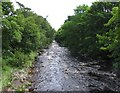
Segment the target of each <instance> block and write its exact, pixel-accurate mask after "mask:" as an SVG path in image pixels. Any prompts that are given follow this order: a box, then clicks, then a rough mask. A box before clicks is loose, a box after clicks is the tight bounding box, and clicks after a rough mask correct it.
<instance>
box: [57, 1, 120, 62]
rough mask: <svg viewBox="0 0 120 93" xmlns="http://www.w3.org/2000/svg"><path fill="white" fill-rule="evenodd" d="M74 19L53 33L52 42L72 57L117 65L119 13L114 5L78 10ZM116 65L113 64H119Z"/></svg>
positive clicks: (119, 47)
mask: <svg viewBox="0 0 120 93" xmlns="http://www.w3.org/2000/svg"><path fill="white" fill-rule="evenodd" d="M74 11H75V15H73V16H68V19H67V20H66V21H65V23H64V24H63V25H62V27H61V28H60V29H59V30H58V31H57V33H56V40H57V41H58V42H60V43H61V44H62V45H64V46H67V47H68V48H69V49H70V50H71V52H72V53H77V54H78V55H81V56H84V57H90V58H92V59H103V60H107V59H115V60H118V61H119V62H120V28H119V27H120V9H119V3H117V2H94V3H93V4H92V6H90V7H88V6H86V5H82V6H78V7H77V8H76V9H75V10H74ZM119 62H117V63H119Z"/></svg>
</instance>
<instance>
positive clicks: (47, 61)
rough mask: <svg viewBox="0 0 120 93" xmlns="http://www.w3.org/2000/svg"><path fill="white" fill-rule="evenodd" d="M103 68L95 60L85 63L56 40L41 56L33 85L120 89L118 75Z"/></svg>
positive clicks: (88, 90)
mask: <svg viewBox="0 0 120 93" xmlns="http://www.w3.org/2000/svg"><path fill="white" fill-rule="evenodd" d="M100 68H101V66H100V65H99V64H98V63H97V62H95V61H93V62H89V61H87V62H86V61H85V62H82V61H80V60H78V59H77V58H75V57H73V56H71V54H70V51H69V50H68V49H67V48H65V47H60V46H59V45H58V44H57V42H55V41H53V43H52V44H51V45H50V46H49V48H48V49H44V52H43V53H42V55H40V56H38V58H37V62H36V63H35V71H36V73H35V74H34V76H33V80H34V83H33V84H32V87H33V88H34V91H86V93H91V92H92V93H93V91H96V92H95V93H97V91H112V92H113V91H114V92H115V91H117V92H118V91H120V80H119V78H117V77H116V74H115V73H113V72H109V71H104V70H100ZM112 92H111V93H112Z"/></svg>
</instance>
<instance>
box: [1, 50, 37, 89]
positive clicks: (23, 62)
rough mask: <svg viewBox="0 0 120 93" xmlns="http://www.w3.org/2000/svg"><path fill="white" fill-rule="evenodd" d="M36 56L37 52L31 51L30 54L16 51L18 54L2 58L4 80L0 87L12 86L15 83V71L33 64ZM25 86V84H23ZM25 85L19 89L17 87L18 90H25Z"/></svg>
mask: <svg viewBox="0 0 120 93" xmlns="http://www.w3.org/2000/svg"><path fill="white" fill-rule="evenodd" d="M35 56H37V52H31V53H29V54H24V53H21V52H19V51H18V52H16V54H15V55H14V56H13V57H9V56H7V57H4V58H3V59H2V73H3V75H2V78H0V79H1V80H2V81H1V82H0V87H1V88H3V89H4V88H5V87H12V86H13V84H12V83H11V82H12V79H13V77H12V76H13V75H12V74H13V72H15V71H19V70H23V71H25V70H24V69H26V68H28V67H30V66H32V63H33V61H34V58H35ZM23 86H24V85H23ZM23 88H24V87H21V88H19V89H17V88H15V87H14V89H16V91H17V90H23Z"/></svg>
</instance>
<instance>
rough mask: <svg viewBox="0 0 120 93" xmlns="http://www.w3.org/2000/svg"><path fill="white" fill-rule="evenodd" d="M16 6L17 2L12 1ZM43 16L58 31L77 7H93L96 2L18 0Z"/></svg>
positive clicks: (78, 0)
mask: <svg viewBox="0 0 120 93" xmlns="http://www.w3.org/2000/svg"><path fill="white" fill-rule="evenodd" d="M10 1H11V2H13V3H14V5H15V6H16V4H15V0H10ZM16 1H18V2H20V3H22V4H24V5H25V6H26V7H29V8H31V9H32V11H34V12H35V13H37V14H38V15H41V16H43V17H44V18H46V16H48V18H47V20H48V22H49V23H50V24H51V25H52V27H53V28H55V29H56V30H57V29H58V28H59V27H60V26H61V25H62V24H63V23H64V21H65V20H66V19H67V16H69V15H73V14H74V10H73V9H75V8H76V6H79V5H82V4H87V5H91V4H92V2H93V1H95V0H16Z"/></svg>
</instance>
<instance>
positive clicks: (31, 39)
mask: <svg viewBox="0 0 120 93" xmlns="http://www.w3.org/2000/svg"><path fill="white" fill-rule="evenodd" d="M17 3H18V5H19V6H20V9H17V10H16V11H15V10H14V7H13V5H12V3H11V2H3V3H2V12H3V14H2V40H3V42H2V49H3V50H2V55H3V57H2V59H3V72H5V73H6V75H5V76H3V78H4V77H6V78H5V79H3V84H4V86H6V85H7V84H6V83H5V82H4V81H5V80H6V82H8V81H10V80H9V79H10V78H7V75H8V73H9V72H10V71H11V67H13V68H22V67H28V66H31V65H32V61H33V60H34V57H35V56H36V55H37V52H38V49H42V48H45V47H46V46H48V44H50V43H51V42H52V40H53V36H54V32H55V31H54V29H53V28H52V27H51V25H50V24H49V23H48V21H47V20H46V19H45V18H43V17H42V16H39V15H37V14H35V13H33V12H32V11H31V9H30V8H27V7H25V6H24V5H23V4H21V3H19V2H17ZM8 68H9V69H8ZM7 72H8V73H7ZM7 79H8V80H7Z"/></svg>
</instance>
